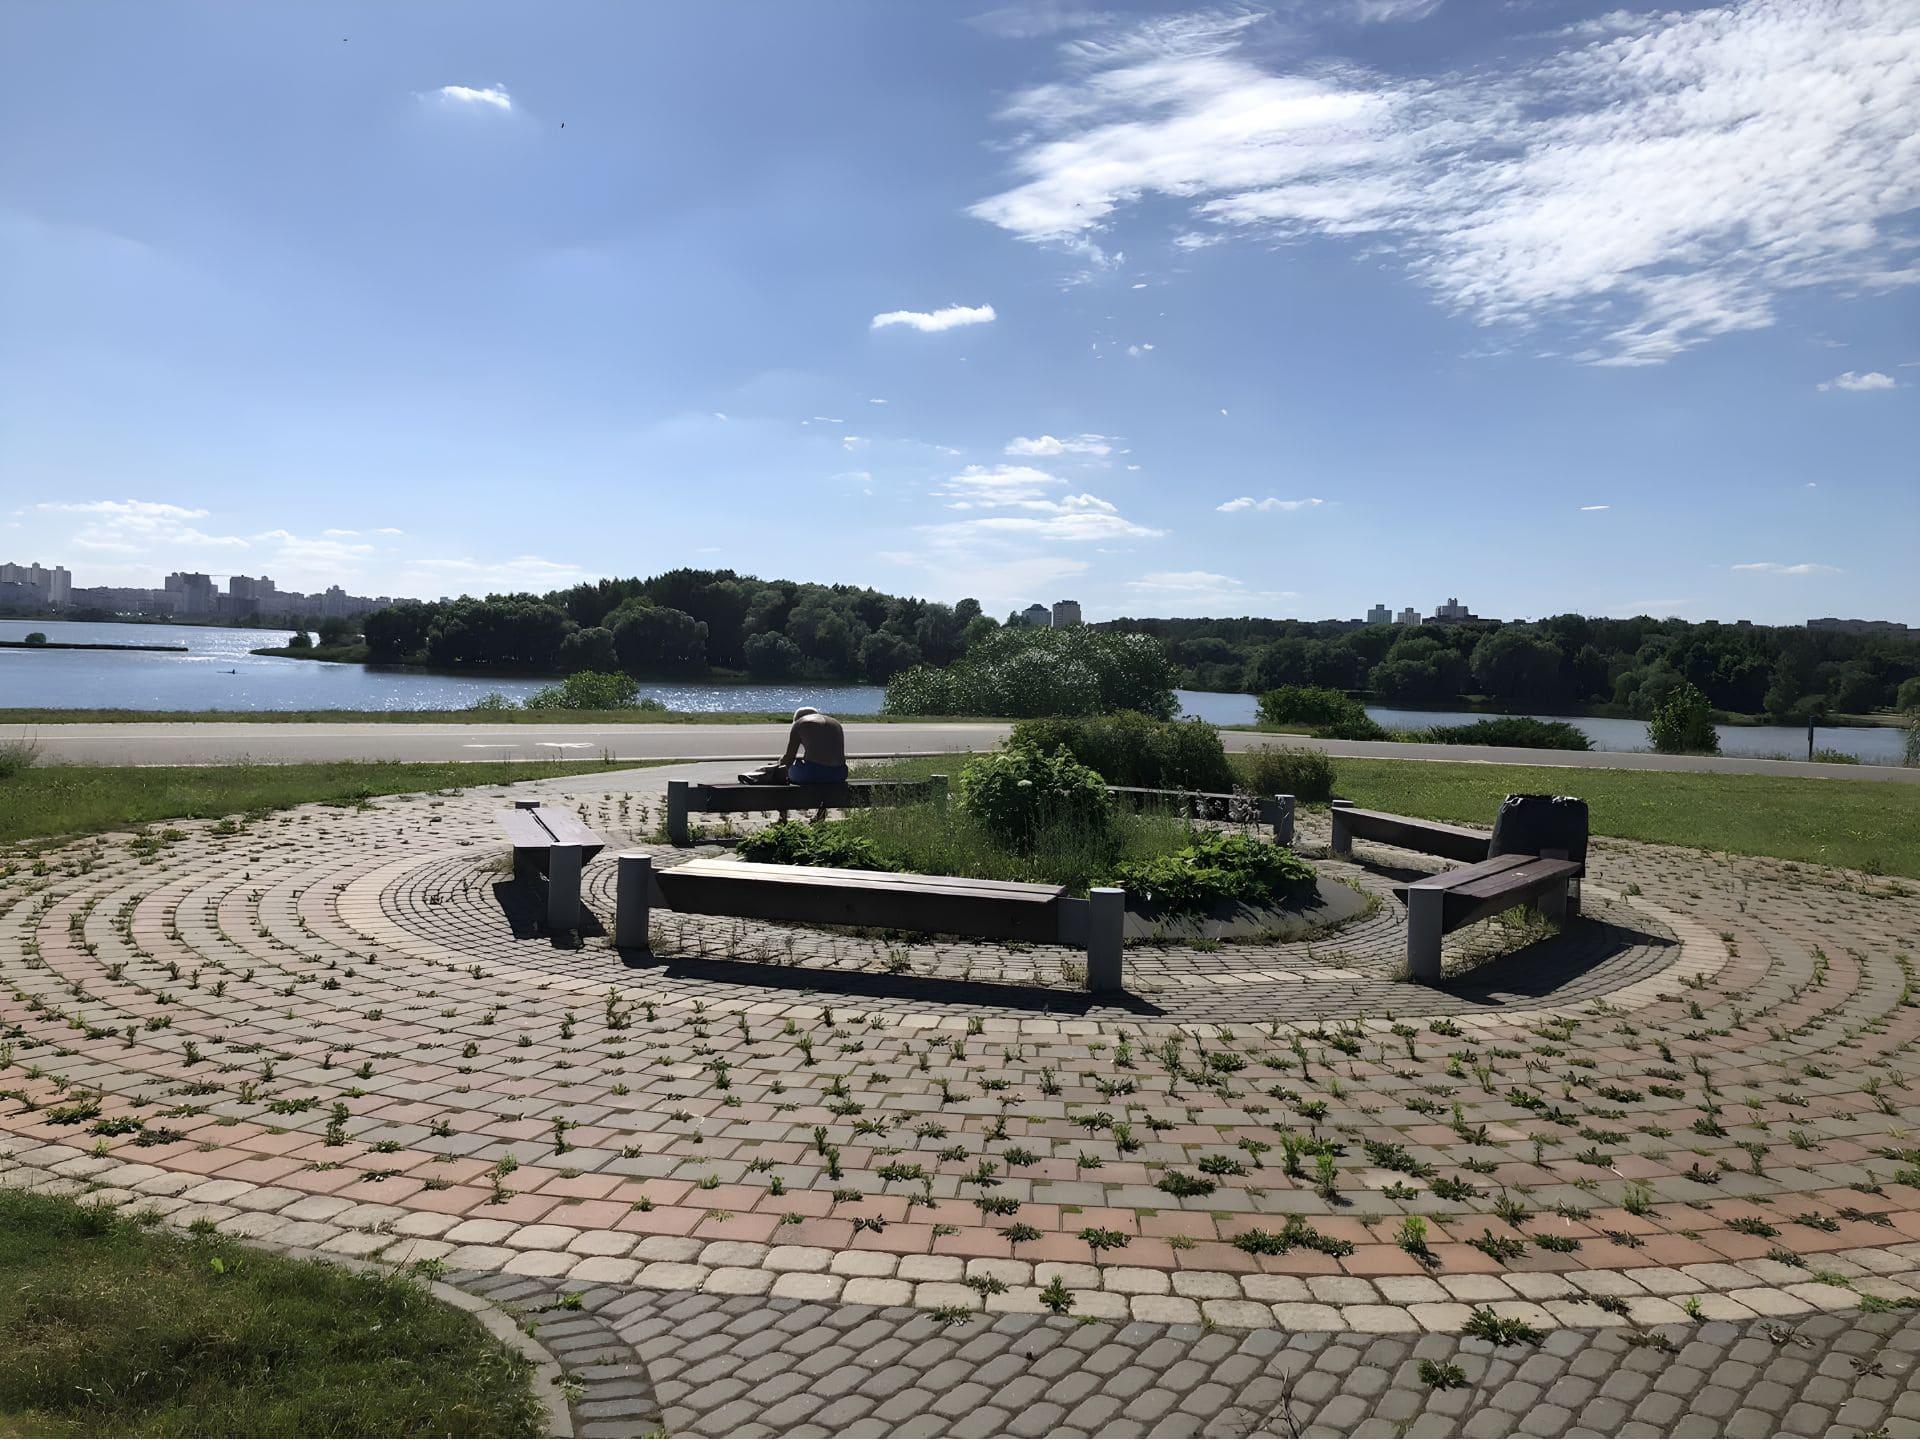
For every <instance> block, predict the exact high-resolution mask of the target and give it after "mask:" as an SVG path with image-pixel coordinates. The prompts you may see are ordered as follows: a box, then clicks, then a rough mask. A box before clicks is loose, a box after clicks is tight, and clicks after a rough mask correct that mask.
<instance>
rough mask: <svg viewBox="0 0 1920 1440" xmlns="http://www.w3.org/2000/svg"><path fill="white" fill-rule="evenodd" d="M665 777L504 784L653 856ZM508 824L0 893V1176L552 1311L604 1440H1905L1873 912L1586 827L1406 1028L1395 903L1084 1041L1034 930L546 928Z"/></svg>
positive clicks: (1915, 919)
mask: <svg viewBox="0 0 1920 1440" xmlns="http://www.w3.org/2000/svg"><path fill="white" fill-rule="evenodd" d="M669 773H682V772H666V771H660V770H655V771H642V772H633V773H631V774H627V775H595V776H578V777H574V778H572V779H570V780H566V781H560V782H547V783H543V784H540V785H537V786H534V787H531V788H532V789H533V790H534V791H536V792H537V793H541V794H544V795H548V796H551V797H558V796H559V795H560V794H561V793H566V794H567V795H569V796H570V798H571V802H572V803H575V804H577V805H578V806H579V807H580V808H581V809H582V811H583V812H584V814H585V816H586V818H587V819H588V820H589V822H590V823H593V824H594V825H595V826H596V827H597V828H600V829H601V830H602V831H603V832H605V833H607V834H608V835H609V836H610V837H612V838H614V839H615V841H616V843H624V842H626V841H628V840H632V841H633V842H634V843H638V844H652V843H653V842H652V841H651V840H650V839H649V838H648V837H649V836H650V835H651V833H652V832H653V831H654V830H655V829H656V827H657V825H658V823H659V819H660V804H659V796H660V791H661V789H662V787H663V785H664V781H665V779H666V778H667V776H668V774H669ZM686 773H700V772H697V771H692V770H689V771H688V772H686ZM510 793H514V792H511V791H508V790H506V789H502V788H494V789H488V790H474V791H468V792H462V793H449V794H444V795H425V796H409V797H395V798H391V799H381V800H376V801H373V802H370V803H368V804H366V805H364V806H360V807H351V808H330V807H309V808H306V809H303V810H300V811H296V812H292V813H289V814H285V815H274V816H268V817H264V818H260V819H256V820H251V821H241V820H239V819H238V818H237V817H236V819H234V820H231V821H226V822H220V823H211V822H192V823H182V824H180V825H177V826H174V827H169V828H166V829H157V828H156V829H155V830H152V831H150V832H149V833H147V834H146V835H145V836H143V837H139V838H129V837H109V838H106V839H103V840H99V841H88V842H81V843H78V844H75V845H72V846H69V847H66V848H65V849H62V850H56V851H53V852H50V853H48V854H47V855H45V856H44V857H37V858H36V857H32V856H27V855H24V854H21V855H16V856H14V857H13V858H11V859H7V860H0V982H4V983H3V984H0V1030H3V1032H4V1036H5V1038H4V1039H0V1153H4V1155H5V1157H6V1158H5V1159H4V1160H0V1183H42V1184H54V1185H57V1186H60V1187H62V1188H68V1189H72V1190H76V1191H77V1190H91V1191H92V1193H94V1194H96V1195H98V1196H100V1197H102V1198H103V1199H105V1200H107V1201H109V1202H123V1203H133V1204H139V1205H141V1206H151V1207H154V1208H157V1209H159V1210H161V1211H162V1212H163V1213H165V1215H166V1216H167V1218H168V1220H169V1221H170V1222H172V1223H177V1224H186V1223H189V1222H191V1221H192V1220H195V1219H199V1218H205V1219H208V1220H210V1221H212V1222H213V1223H214V1224H215V1225H217V1226H219V1227H220V1228H221V1229H223V1230H227V1231H230V1232H232V1233H236V1234H240V1235H247V1236H252V1237H255V1238H260V1239H264V1240H266V1241H268V1242H270V1243H280V1244H288V1245H302V1246H312V1247H317V1248H320V1249H322V1250H326V1251H329V1252H332V1253H339V1254H352V1255H378V1256H379V1257H381V1258H382V1259H386V1260H392V1261H396V1262H401V1263H421V1264H425V1265H428V1266H429V1267H430V1268H432V1269H434V1270H441V1269H444V1270H446V1271H448V1272H449V1273H450V1274H451V1275H452V1276H454V1277H457V1278H459V1279H460V1280H462V1282H463V1283H465V1284H467V1285H468V1286H470V1287H473V1288H477V1289H499V1290H502V1291H503V1292H505V1293H506V1298H509V1299H513V1298H518V1299H519V1300H520V1301H521V1302H523V1303H526V1304H528V1305H543V1304H544V1305H551V1304H552V1303H553V1302H554V1300H556V1299H557V1298H558V1297H559V1296H561V1295H563V1294H571V1295H578V1296H579V1297H580V1301H579V1304H580V1306H581V1308H580V1309H579V1310H577V1311H574V1310H565V1311H551V1312H545V1313H544V1314H543V1316H542V1317H541V1320H540V1323H541V1325H542V1335H543V1338H553V1332H552V1331H551V1330H550V1329H549V1328H548V1327H550V1326H552V1327H562V1328H561V1329H560V1332H559V1334H558V1336H557V1338H556V1339H555V1340H554V1343H555V1348H556V1350H557V1351H559V1352H560V1353H562V1354H563V1356H564V1355H566V1354H567V1353H568V1352H567V1351H566V1350H565V1348H564V1347H562V1346H560V1344H559V1341H560V1340H565V1339H567V1336H568V1332H567V1331H566V1330H565V1328H564V1327H567V1326H574V1325H577V1326H579V1327H581V1328H580V1329H579V1330H578V1332H577V1333H579V1334H580V1335H583V1336H586V1337H588V1338H587V1339H586V1340H583V1341H582V1342H581V1344H580V1346H579V1347H575V1352H574V1353H573V1358H572V1360H571V1361H570V1363H576V1364H578V1366H579V1367H580V1368H579V1372H578V1374H579V1378H580V1379H581V1381H582V1384H583V1385H584V1386H585V1387H586V1388H585V1389H584V1390H583V1391H582V1392H581V1394H580V1398H579V1403H578V1404H577V1405H576V1415H577V1417H578V1419H579V1420H580V1422H581V1424H582V1425H583V1426H591V1425H595V1424H599V1423H607V1424H610V1425H614V1426H616V1427H624V1428H625V1430H626V1431H627V1433H631V1432H632V1430H633V1429H634V1428H635V1425H636V1424H637V1421H636V1420H635V1419H634V1417H635V1416H639V1415H644V1416H654V1415H656V1414H657V1416H658V1417H659V1418H660V1420H661V1421H662V1422H663V1423H664V1424H665V1425H666V1426H667V1428H669V1429H670V1430H672V1431H674V1432H675V1433H681V1432H687V1433H733V1432H735V1431H739V1430H746V1429H753V1428H755V1427H757V1428H758V1429H759V1430H761V1431H767V1432H771V1431H785V1430H792V1429H799V1428H802V1427H806V1426H812V1427H816V1428H817V1430H818V1431H819V1432H820V1433H830V1432H835V1431H846V1430H853V1431H858V1432H861V1433H869V1432H871V1431H874V1430H887V1431H898V1432H901V1433H931V1432H940V1431H952V1432H955V1433H989V1432H990V1431H992V1430H995V1429H1002V1428H1010V1429H1014V1430H1016V1431H1017V1432H1021V1433H1025V1432H1026V1431H1027V1430H1031V1431H1032V1433H1041V1432H1042V1431H1046V1432H1059V1431H1095V1430H1098V1431H1101V1432H1107V1433H1112V1432H1115V1431H1116V1430H1125V1429H1127V1428H1128V1427H1132V1428H1134V1429H1136V1430H1138V1431H1142V1432H1145V1431H1151V1432H1153V1433H1168V1434H1173V1433H1198V1432H1200V1431H1203V1430H1204V1431H1205V1432H1206V1433H1210V1434H1225V1433H1236V1434H1237V1433H1288V1431H1289V1429H1290V1428H1291V1429H1294V1430H1297V1431H1299V1432H1301V1433H1306V1432H1308V1431H1310V1430H1313V1428H1314V1427H1319V1430H1320V1431H1321V1432H1324V1433H1354V1432H1365V1433H1376V1432H1377V1433H1414V1434H1424V1433H1445V1432H1448V1431H1452V1430H1456V1429H1457V1430H1460V1431H1462V1432H1464V1433H1496V1432H1498V1433H1506V1432H1509V1431H1512V1430H1515V1429H1519V1430H1522V1431H1525V1432H1527V1433H1560V1432H1562V1431H1566V1430H1569V1429H1584V1430H1587V1431H1593V1432H1603V1433H1612V1432H1615V1431H1617V1430H1621V1429H1628V1430H1636V1429H1637V1430H1639V1431H1640V1432H1642V1433H1669V1432H1673V1433H1720V1432H1724V1433H1730V1434H1731V1433H1746V1432H1749V1431H1751V1430H1754V1429H1766V1430H1787V1431H1792V1432H1795V1433H1825V1432H1827V1431H1829V1430H1838V1431H1847V1432H1857V1433H1867V1432H1870V1431H1873V1430H1876V1429H1880V1428H1885V1429H1887V1430H1889V1431H1891V1432H1892V1433H1914V1432H1915V1428H1916V1423H1917V1422H1920V1410H1916V1408H1915V1407H1916V1401H1917V1400H1920V1389H1917V1388H1916V1386H1920V1381H1917V1380H1916V1378H1915V1373H1914V1358H1915V1349H1916V1346H1915V1334H1916V1332H1915V1329H1914V1325H1913V1323H1912V1322H1913V1321H1914V1319H1915V1312H1914V1311H1913V1310H1911V1309H1910V1308H1908V1307H1909V1306H1911V1305H1912V1304H1913V1303H1914V1302H1915V1301H1916V1299H1920V1187H1917V1185H1916V1182H1920V1173H1917V1171H1920V1152H1916V1151H1915V1149H1914V1148H1913V1147H1914V1145H1915V1141H1914V1140H1913V1138H1912V1136H1911V1134H1910V1130H1909V1127H1910V1125H1911V1117H1912V1116H1913V1115H1914V1114H1915V1113H1916V1111H1917V1110H1920V1107H1916V1104H1915V1099H1914V1090H1913V1081H1914V1078H1915V1075H1916V1072H1917V1071H1920V1058H1917V1057H1916V1055H1915V1052H1914V1041H1915V1038H1916V1036H1917V1035H1920V1009H1916V1006H1915V1001H1916V992H1915V982H1914V978H1913V957H1912V953H1911V951H1912V948H1913V937H1914V936H1916V935H1920V899H1916V897H1915V895H1914V894H1913V893H1912V891H1911V888H1910V887H1908V886H1906V885H1904V884H1900V883H1889V882H1883V881H1878V880H1872V879H1868V878H1865V877H1860V876H1854V875H1842V874H1838V873H1835V872H1828V871H1822V870H1819V869H1817V868H1814V867H1808V866H1799V865H1793V864H1786V863H1781V862H1771V861H1763V860H1748V859H1740V858H1733V859H1728V858H1725V857H1718V856H1706V855H1701V854H1698V853H1695V852H1683V851H1677V850H1668V849H1661V848H1658V847H1650V846H1640V845H1620V844H1605V845H1602V846H1600V847H1599V848H1598V849H1597V851H1596V854H1595V856H1594V858H1593V864H1592V867H1591V869H1592V876H1591V879H1590V880H1589V883H1588V886H1587V900H1588V909H1589V913H1590V914H1591V915H1592V916H1593V919H1592V920H1591V921H1589V922H1588V923H1584V924H1582V925H1581V926H1579V927H1577V928H1576V929H1574V930H1573V931H1571V932H1570V933H1569V934H1567V935H1565V936H1561V937H1539V936H1533V935H1529V934H1526V933H1524V932H1521V931H1518V930H1515V931H1505V930H1502V929H1500V928H1499V927H1497V926H1487V927H1480V928H1479V930H1478V931H1477V932H1469V933H1467V934H1465V935H1463V936H1462V937H1457V938H1456V940H1455V942H1454V943H1453V944H1452V945H1450V948H1449V965H1450V967H1451V968H1452V969H1453V970H1454V971H1455V972H1457V974H1456V978H1455V979H1453V980H1451V981H1449V982H1448V984H1447V985H1446V986H1444V987H1442V988H1441V989H1439V990H1433V991H1429V990H1425V989H1418V988H1414V987H1410V986H1407V985H1405V984H1402V983H1399V982H1397V981H1396V980H1394V979H1393V978H1392V975H1393V967H1394V965H1395V963H1396V959H1397V949H1398V946H1397V939H1398V934H1397V925H1398V923H1399V922H1398V917H1397V913H1396V908H1395V906H1394V902H1392V901H1391V900H1390V899H1388V900H1386V901H1384V902H1383V906H1382V908H1381V909H1379V910H1378V911H1376V912H1375V913H1374V915H1373V916H1371V917H1369V918H1367V919H1363V920H1361V921H1357V922H1355V923H1353V924H1352V925H1350V926H1348V927H1346V928H1344V929H1342V930H1340V931H1337V932H1335V933H1332V934H1328V935H1322V936H1318V937H1311V938H1309V939H1307V940H1304V941H1300V942H1295V943H1291V944H1274V945H1232V946H1223V947H1220V948H1218V949H1211V948H1207V947H1199V948H1191V949H1185V948H1176V947H1166V948H1154V949H1152V950H1140V949H1136V950H1135V951H1133V952H1131V953H1130V955H1129V957H1128V959H1129V968H1130V974H1131V975H1132V977H1133V986H1132V989H1133V994H1132V996H1131V997H1130V999H1129V1000H1128V1002H1127V1003H1125V1004H1122V1005H1092V1004H1090V1003H1089V1002H1088V1001H1087V999H1086V997H1084V995H1080V994H1076V993H1074V992H1073V991H1071V990H1069V989H1068V988H1066V986H1067V984H1068V983H1070V981H1071V979H1072V975H1071V971H1070V968H1069V967H1070V964H1071V960H1072V957H1071V955H1070V954H1069V953H1067V952H1053V951H1051V950H1050V947H1036V948H1034V949H1030V950H1022V949H1020V948H1019V947H988V946H974V945H957V944H956V945H945V946H943V945H932V944H927V945H921V944H900V943H897V942H896V943H890V942H887V941H885V940H875V939H866V938H862V937H858V936H853V935H840V936H822V935H819V934H817V933H815V932H808V931H804V930H799V929H795V928H790V927H775V926H758V925H747V924H744V923H740V922H723V921H707V920H692V919H686V920H681V919H676V918H675V917H671V916H661V917H659V923H658V924H657V926H656V930H655V935H654V949H655V951H656V954H655V956H654V957H652V958H648V959H642V958H640V957H633V958H632V963H626V962H623V960H622V957H620V956H619V955H617V954H616V953H614V952H613V951H612V950H611V949H610V948H609V947H608V945H607V943H606V941H605V938H604V936H602V935H598V934H594V933H591V932H590V933H589V934H587V935H586V936H584V937H582V938H581V939H580V940H578V941H574V940H571V939H562V940H558V941H557V940H555V939H554V938H552V937H548V936H545V935H542V934H540V933H538V930H537V926H535V925H534V924H533V923H532V922H531V920H530V918H529V917H527V916H525V915H523V914H521V913H519V911H518V909H517V908H516V901H515V897H514V895H513V893H512V889H511V887H510V886H503V885H502V883H501V882H502V880H503V878H504V877H503V876H502V874H501V872H500V864H499V861H500V856H501V854H502V848H501V846H500V844H499V842H498V840H497V839H496V837H495V836H494V834H493V827H492V825H491V822H490V818H489V817H490V815H491V812H492V811H493V810H494V809H495V808H497V806H498V805H499V804H500V803H502V797H505V796H506V795H508V794H510ZM523 793H524V792H523ZM1322 840H1323V837H1322V836H1321V834H1320V832H1319V831H1318V829H1317V822H1315V821H1314V820H1313V818H1312V817H1309V821H1308V825H1307V827H1306V829H1305V831H1304V833H1303V838H1302V846H1303V849H1304V850H1305V851H1306V852H1307V853H1309V854H1312V853H1313V852H1314V851H1315V850H1316V848H1317V847H1318V846H1319V845H1320V844H1321V843H1322ZM660 848H662V849H664V847H660ZM1359 859H1360V861H1361V862H1362V863H1360V864H1358V865H1355V866H1341V865H1336V864H1333V863H1331V862H1325V861H1322V862H1320V863H1321V864H1322V875H1323V883H1327V884H1338V883H1343V882H1347V883H1354V884H1357V885H1359V886H1361V887H1362V888H1363V889H1367V890H1369V891H1371V892H1373V893H1375V894H1380V893H1382V892H1383V891H1384V890H1385V889H1386V887H1387V886H1388V885H1389V884H1390V883H1391V881H1392V879H1393V878H1394V876H1395V875H1397V874H1400V873H1403V868H1404V869H1413V868H1418V866H1419V865H1420V864H1421V863H1422V862H1420V861H1419V860H1418V858H1417V857H1411V856H1408V855H1406V854H1404V853H1399V852H1390V851H1385V850H1381V851H1375V852H1364V851H1363V853H1362V854H1361V856H1360V857H1359ZM609 869H610V857H603V859H602V860H601V861H599V862H596V865H595V866H594V868H593V871H592V872H591V875H590V885H589V891H590V894H591V895H592V896H594V897H595V907H596V908H597V909H598V910H599V911H600V912H601V914H602V916H603V917H607V916H608V906H607V903H606V902H607V898H608V893H609V892H608V890H607V888H606V887H607V877H608V872H609ZM496 887H499V888H498V889H496ZM1502 952H1504V958H1494V959H1491V960H1487V958H1486V957H1488V956H1490V955H1497V954H1500V953H1502ZM1483 962H1484V963H1483ZM1055 1306H1057V1307H1059V1309H1060V1310H1061V1311H1062V1312H1063V1314H1062V1315H1061V1316H1060V1317H1059V1318H1055V1317H1054V1316H1053V1315H1052V1314H1051V1313H1050V1312H1051V1310H1052V1308H1053V1307H1055ZM1469 1327H1471V1328H1473V1329H1476V1330H1480V1331H1483V1332H1485V1333H1486V1334H1487V1335H1489V1336H1491V1337H1493V1338H1494V1339H1498V1340H1504V1341H1506V1342H1508V1343H1505V1344H1494V1343H1490V1341H1489V1340H1484V1339H1472V1338H1465V1337H1463V1335H1462V1331H1463V1329H1467V1328H1469ZM849 1336H852V1337H857V1338H854V1339H849V1338H846V1337H849ZM616 1342H617V1343H616ZM598 1346H606V1347H607V1353H606V1354H604V1355H598V1354H596V1355H595V1356H592V1357H588V1356H587V1355H586V1354H585V1350H586V1349H590V1348H593V1347H598ZM829 1352H831V1353H829ZM821 1356H826V1357H827V1358H828V1359H831V1360H832V1362H833V1363H832V1364H830V1365H828V1364H827V1361H826V1360H825V1359H821V1358H818V1357H821ZM1589 1356H1597V1357H1602V1358H1601V1359H1589V1358H1587V1357H1589ZM1049 1357H1070V1358H1049ZM602 1361H604V1362H605V1364H602V1363H601V1362H602ZM1422 1361H1425V1362H1428V1364H1427V1366H1426V1367H1425V1368H1424V1369H1423V1367H1422V1365H1421V1362H1422ZM1603 1361H1604V1363H1602V1362H1603ZM823 1365H824V1366H826V1368H824V1369H822V1368H820V1367H821V1366H823ZM1449 1367H1457V1371H1456V1370H1455V1369H1450V1368H1449ZM796 1377H800V1383H796ZM1129 1387H1131V1388H1129ZM615 1391H619V1392H620V1393H614V1392H615ZM1289 1397H1290V1398H1289ZM595 1406H605V1407H611V1408H605V1409H600V1410H594V1409H593V1408H592V1407H595ZM622 1406H627V1407H628V1409H627V1410H622V1409H621V1408H620V1407H622ZM633 1407H642V1408H638V1409H636V1408H633ZM644 1407H652V1408H651V1409H645V1408H644ZM1049 1407H1057V1408H1049ZM1289 1416H1291V1419H1289ZM1756 1417H1760V1418H1756ZM1761 1419H1764V1420H1765V1423H1764V1424H1762V1423H1761ZM648 1423H652V1422H651V1420H649V1422H648ZM1403 1426H1404V1427H1406V1428H1405V1429H1404V1430H1402V1429H1401V1427H1403ZM640 1428H644V1426H642V1427H640Z"/></svg>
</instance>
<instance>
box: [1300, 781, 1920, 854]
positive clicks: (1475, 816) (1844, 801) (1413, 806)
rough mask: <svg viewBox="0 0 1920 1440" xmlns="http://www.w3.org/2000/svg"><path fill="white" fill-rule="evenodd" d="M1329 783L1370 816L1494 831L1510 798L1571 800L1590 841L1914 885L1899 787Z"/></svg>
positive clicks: (1908, 822) (1916, 832) (1916, 817)
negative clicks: (1614, 839)
mask: <svg viewBox="0 0 1920 1440" xmlns="http://www.w3.org/2000/svg"><path fill="white" fill-rule="evenodd" d="M1334 771H1335V781H1334V786H1335V790H1336V792H1337V793H1338V794H1340V795H1341V796H1343V797H1344V798H1346V799H1350V800H1353V801H1356V802H1357V803H1359V804H1360V805H1362V806H1364V807H1366V808H1368V809H1378V810H1391V811H1394V812H1396V813H1398V814H1402V815H1418V816H1421V817H1423V818H1425V819H1429V820H1446V821H1451V822H1453V823H1455V824H1460V825H1491V824H1492V823H1493V816H1494V812H1495V811H1496V810H1497V809H1498V808H1499V805H1500V801H1501V799H1502V798H1503V797H1504V796H1506V795H1508V794H1509V793H1520V794H1529V793H1530V794H1552V795H1578V796H1580V797H1581V798H1582V799H1583V800H1585V801H1586V802H1587V805H1588V808H1589V812H1590V815H1591V818H1592V826H1593V831H1594V833H1595V834H1596V835H1616V836H1619V837H1621V838H1622V839H1626V840H1650V841H1654V842H1657V843H1660V844H1664V845H1695V846H1701V847H1704V848H1706V849H1709V850H1728V851H1732V852H1733V853H1735V854H1739V855H1772V856H1777V857H1779V858H1781V859H1784V860H1806V861H1812V862H1814V863H1817V864H1821V865H1840V866H1845V867H1847V868H1849V869H1855V870H1866V871H1869V872H1872V873H1875V874H1882V875H1909V876H1915V877H1920V789H1917V788H1916V787H1914V786H1911V785H1903V784H1900V783H1899V782H1897V781H1887V780H1803V779H1798V778H1788V777H1781V776H1773V775H1712V774H1688V773H1669V772H1664V771H1647V770H1578V769H1569V768H1563V767H1558V766H1554V767H1544V766H1532V765H1473V764H1462V765H1454V764H1448V763H1445V762H1437V761H1430V760H1349V759H1338V760H1335V761H1334Z"/></svg>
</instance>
